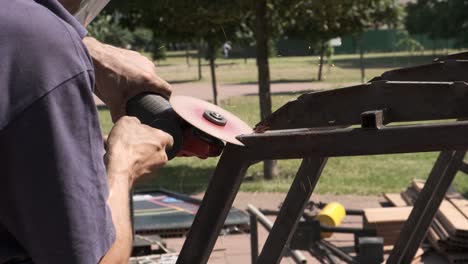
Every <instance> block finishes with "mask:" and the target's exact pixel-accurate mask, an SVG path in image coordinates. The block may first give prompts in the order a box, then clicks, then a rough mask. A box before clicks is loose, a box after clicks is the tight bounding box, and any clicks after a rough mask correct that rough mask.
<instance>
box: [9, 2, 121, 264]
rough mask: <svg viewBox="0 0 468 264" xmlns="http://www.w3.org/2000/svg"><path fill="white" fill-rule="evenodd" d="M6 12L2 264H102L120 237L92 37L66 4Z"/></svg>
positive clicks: (17, 5)
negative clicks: (87, 38)
mask: <svg viewBox="0 0 468 264" xmlns="http://www.w3.org/2000/svg"><path fill="white" fill-rule="evenodd" d="M0 7H1V8H0V263H6V262H8V261H11V260H27V259H29V260H28V261H27V262H26V263H35V264H42V263H45V264H55V263H61V264H62V263H83V264H90V263H97V262H99V260H100V259H101V258H102V257H103V256H104V255H105V253H106V252H107V251H108V250H109V248H110V246H111V245H112V243H113V241H114V237H115V231H114V226H113V224H112V218H111V213H110V210H109V208H108V206H107V204H106V200H107V198H108V186H107V177H106V171H105V166H104V162H103V155H104V147H103V140H102V135H101V131H100V128H99V120H98V115H97V111H96V107H95V105H94V101H93V96H92V92H93V88H94V69H93V66H92V61H91V59H90V57H89V54H88V53H87V51H86V48H85V47H84V45H83V43H82V41H81V39H82V38H83V37H84V35H85V34H86V31H85V29H84V28H83V27H81V25H79V23H78V22H77V21H76V20H75V19H74V17H73V16H71V15H70V14H69V13H68V12H67V11H66V10H65V9H64V8H63V7H62V6H61V5H60V4H59V3H58V2H57V0H14V1H12V0H0ZM21 263H23V262H21Z"/></svg>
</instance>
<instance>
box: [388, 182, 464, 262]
mask: <svg viewBox="0 0 468 264" xmlns="http://www.w3.org/2000/svg"><path fill="white" fill-rule="evenodd" d="M423 187H424V181H421V180H413V182H412V184H411V186H410V187H408V189H407V190H406V191H405V192H403V193H401V197H398V194H396V195H395V194H386V195H385V197H386V198H387V200H388V201H389V202H390V203H392V204H393V205H394V206H399V207H401V206H404V207H401V208H408V207H407V206H411V205H413V204H414V202H415V201H416V198H417V197H418V194H419V192H420V191H421V190H422V188H423ZM427 240H428V241H429V243H430V244H431V246H432V247H433V248H434V249H436V250H437V251H438V252H439V253H441V254H442V255H445V256H446V257H447V258H448V259H449V261H450V262H451V263H467V262H468V200H466V199H465V198H463V196H462V195H461V194H459V193H457V192H456V191H455V190H453V189H450V190H449V191H448V192H447V194H446V196H445V199H444V200H443V201H442V204H441V206H440V208H439V211H438V212H437V214H436V217H435V218H434V220H433V221H432V224H431V227H430V228H429V230H428V233H427Z"/></svg>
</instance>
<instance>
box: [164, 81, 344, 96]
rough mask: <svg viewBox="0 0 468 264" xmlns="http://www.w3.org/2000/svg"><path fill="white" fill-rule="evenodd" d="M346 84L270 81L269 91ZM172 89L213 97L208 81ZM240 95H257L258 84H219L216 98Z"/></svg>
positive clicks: (179, 85)
mask: <svg viewBox="0 0 468 264" xmlns="http://www.w3.org/2000/svg"><path fill="white" fill-rule="evenodd" d="M344 85H346V84H336V83H312V82H295V83H272V84H271V88H270V89H271V93H273V94H275V93H293V92H307V91H318V90H323V89H331V88H337V87H341V86H344ZM172 89H173V92H174V94H177V95H187V96H192V97H197V98H200V99H203V100H211V99H212V98H213V89H212V87H211V84H210V83H201V82H200V83H180V84H173V85H172ZM242 95H258V84H256V83H255V84H219V85H218V99H220V100H222V99H226V98H229V97H236V96H242Z"/></svg>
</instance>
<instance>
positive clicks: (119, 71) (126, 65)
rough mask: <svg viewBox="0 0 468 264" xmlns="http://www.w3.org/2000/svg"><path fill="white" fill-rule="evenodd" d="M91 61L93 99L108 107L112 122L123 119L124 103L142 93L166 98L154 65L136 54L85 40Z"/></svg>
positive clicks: (167, 90)
mask: <svg viewBox="0 0 468 264" xmlns="http://www.w3.org/2000/svg"><path fill="white" fill-rule="evenodd" d="M83 42H84V43H85V45H86V47H87V48H88V50H89V52H90V54H91V57H92V58H93V62H94V67H95V73H96V91H95V93H96V95H97V96H98V97H99V98H100V99H101V100H102V101H103V102H104V103H105V104H106V105H107V106H108V107H109V109H110V112H111V116H112V120H113V121H114V122H116V121H117V120H118V119H119V118H120V117H122V116H124V115H125V113H126V111H125V106H126V104H127V101H128V100H129V99H131V98H132V97H133V96H135V95H137V94H140V93H142V92H153V93H157V94H159V95H162V96H164V97H166V98H169V96H170V95H171V86H170V85H169V84H168V83H167V82H166V81H164V80H163V79H161V78H160V77H158V76H157V75H156V67H155V66H154V63H153V62H152V61H150V60H149V59H148V58H146V57H145V56H143V55H141V54H140V53H138V52H135V51H131V50H126V49H120V48H116V47H113V46H110V45H106V44H103V43H100V42H99V41H97V40H96V39H94V38H90V37H86V38H84V40H83Z"/></svg>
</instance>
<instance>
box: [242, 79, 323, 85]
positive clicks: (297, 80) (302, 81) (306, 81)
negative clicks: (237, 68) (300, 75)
mask: <svg viewBox="0 0 468 264" xmlns="http://www.w3.org/2000/svg"><path fill="white" fill-rule="evenodd" d="M315 82H318V81H317V80H316V79H315V78H314V79H279V80H273V81H270V83H271V84H276V83H315ZM234 84H238V85H252V84H258V82H239V83H234Z"/></svg>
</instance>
